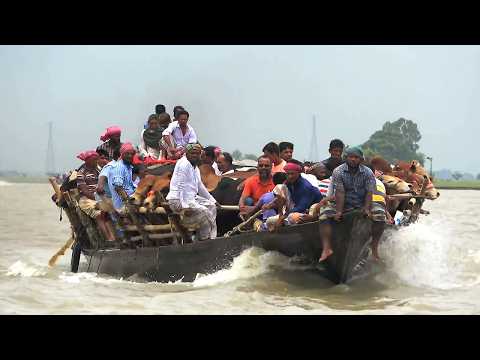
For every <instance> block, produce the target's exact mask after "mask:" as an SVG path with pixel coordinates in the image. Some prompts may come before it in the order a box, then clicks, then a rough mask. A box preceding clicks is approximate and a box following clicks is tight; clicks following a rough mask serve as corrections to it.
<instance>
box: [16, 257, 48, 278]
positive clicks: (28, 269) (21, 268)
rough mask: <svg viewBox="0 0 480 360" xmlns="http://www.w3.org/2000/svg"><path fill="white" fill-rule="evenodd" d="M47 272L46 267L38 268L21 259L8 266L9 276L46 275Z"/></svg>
mask: <svg viewBox="0 0 480 360" xmlns="http://www.w3.org/2000/svg"><path fill="white" fill-rule="evenodd" d="M47 272H48V271H47V270H46V268H45V267H43V268H41V267H40V268H38V267H35V266H33V265H28V264H25V263H23V262H22V261H20V260H19V261H17V262H15V263H14V264H13V265H11V266H10V267H9V268H8V270H7V276H22V277H38V276H45V275H46V274H47Z"/></svg>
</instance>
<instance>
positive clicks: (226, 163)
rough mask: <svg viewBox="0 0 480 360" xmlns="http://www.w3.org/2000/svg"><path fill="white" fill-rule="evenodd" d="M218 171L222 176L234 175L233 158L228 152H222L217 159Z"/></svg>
mask: <svg viewBox="0 0 480 360" xmlns="http://www.w3.org/2000/svg"><path fill="white" fill-rule="evenodd" d="M217 164H218V170H219V171H220V175H228V174H232V173H233V172H234V171H235V169H234V168H233V158H232V155H230V153H228V152H222V153H221V154H220V155H218V157H217Z"/></svg>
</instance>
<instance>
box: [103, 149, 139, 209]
mask: <svg viewBox="0 0 480 360" xmlns="http://www.w3.org/2000/svg"><path fill="white" fill-rule="evenodd" d="M134 155H135V148H134V147H133V145H132V144H131V143H125V144H123V145H122V147H121V148H120V160H118V161H117V162H116V163H115V164H112V167H111V169H110V170H109V171H108V173H107V179H108V186H109V189H110V193H111V194H112V202H113V207H114V208H115V209H116V210H120V209H122V207H123V205H124V203H125V202H126V201H128V197H129V196H130V195H132V194H133V193H134V192H135V185H134V184H133V179H132V170H133V164H132V161H133V156H134Z"/></svg>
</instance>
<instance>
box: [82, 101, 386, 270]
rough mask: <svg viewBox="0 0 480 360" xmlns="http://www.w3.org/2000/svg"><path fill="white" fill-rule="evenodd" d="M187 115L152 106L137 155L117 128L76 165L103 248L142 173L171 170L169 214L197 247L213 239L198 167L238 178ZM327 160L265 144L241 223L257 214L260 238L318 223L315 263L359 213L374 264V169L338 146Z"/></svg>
mask: <svg viewBox="0 0 480 360" xmlns="http://www.w3.org/2000/svg"><path fill="white" fill-rule="evenodd" d="M189 116H190V114H189V113H188V111H187V110H186V109H185V108H184V107H182V106H175V107H174V109H173V119H171V118H170V115H169V114H168V113H167V112H166V109H165V106H163V105H157V106H156V107H155V113H154V114H152V115H150V116H149V117H148V121H147V122H146V123H145V124H144V126H143V130H142V131H141V138H140V141H139V144H138V146H137V147H135V146H134V145H133V144H131V143H128V142H125V143H123V142H122V141H121V137H122V131H121V129H120V128H119V127H117V126H111V127H109V128H107V129H106V131H105V133H104V134H102V136H101V137H100V139H101V141H102V144H100V145H99V146H98V147H97V148H96V150H89V151H85V152H83V153H81V154H79V155H78V156H77V157H78V158H79V159H81V160H82V161H83V162H84V163H83V165H82V166H81V167H80V168H79V169H78V171H77V178H76V182H77V188H78V191H79V194H80V200H79V206H80V208H81V209H82V211H84V212H85V214H87V215H88V216H90V217H92V218H93V219H95V221H96V223H97V224H98V228H99V230H100V231H101V232H102V233H103V235H104V237H105V238H106V239H107V241H113V240H115V232H114V227H113V226H112V222H115V221H118V217H117V215H116V214H118V216H119V214H121V212H122V211H125V204H126V202H127V201H128V199H129V197H130V196H131V195H132V194H133V193H134V192H135V189H136V186H137V185H138V183H139V181H140V180H141V179H142V178H143V177H144V176H145V174H146V173H147V172H148V170H147V167H146V165H151V164H168V163H172V164H175V168H174V171H173V175H172V178H171V180H170V188H169V192H168V195H167V196H166V200H167V201H168V205H169V207H170V209H171V210H172V211H173V212H175V213H179V214H182V215H183V218H184V219H187V220H188V221H191V222H196V223H198V224H201V226H200V228H199V231H198V234H197V235H198V238H199V239H200V240H203V239H208V238H215V237H216V236H217V227H216V216H217V209H218V208H219V207H220V206H221V205H220V204H219V203H218V202H217V201H216V199H215V198H214V197H213V196H212V195H211V194H210V193H209V192H208V190H207V189H206V187H205V185H204V184H203V183H202V178H201V174H200V170H199V166H200V165H201V164H207V165H209V166H211V167H212V168H213V169H214V171H215V174H216V175H218V176H221V175H227V176H233V175H235V172H236V169H235V166H234V165H233V159H232V156H231V155H230V154H229V153H228V152H224V151H222V150H221V149H220V148H218V147H216V146H207V147H203V146H202V145H201V144H200V143H199V140H198V138H197V135H196V132H195V130H194V129H193V127H192V126H191V125H190V124H189V123H188V122H189ZM328 151H329V157H328V158H326V159H325V160H323V161H320V162H316V163H310V162H308V163H307V162H306V163H302V162H300V161H298V160H296V159H294V144H292V143H290V142H280V143H279V144H277V143H275V142H269V143H268V144H266V145H265V146H264V147H263V149H262V152H263V155H261V156H260V157H259V158H258V159H257V173H256V175H253V176H250V177H248V178H247V179H246V180H245V181H244V182H242V183H241V185H240V187H239V188H238V191H241V196H240V200H239V203H238V206H239V213H240V216H241V217H243V219H246V218H251V217H252V216H253V215H255V214H258V213H259V212H260V214H259V215H258V216H257V217H256V219H255V222H254V229H255V230H257V231H275V230H276V229H278V228H279V227H280V226H288V225H293V224H300V223H305V222H310V221H315V220H319V223H320V229H319V237H320V238H321V241H322V245H323V251H322V254H321V256H320V259H319V261H324V260H325V259H327V258H328V257H329V256H330V255H331V254H332V253H333V250H332V246H331V238H332V224H333V222H339V221H342V216H343V214H345V213H346V212H349V211H352V210H354V209H361V210H362V211H363V212H364V213H365V216H368V217H370V218H371V219H372V220H373V224H374V225H373V227H372V232H373V242H372V254H373V256H374V257H375V258H377V259H378V258H379V257H378V251H377V247H378V242H379V239H380V237H381V235H382V233H383V229H384V225H385V223H386V222H388V221H391V217H390V215H389V214H388V212H387V211H386V201H387V197H386V191H385V187H384V185H383V183H382V182H381V181H379V180H378V179H376V176H375V173H374V171H372V170H373V169H371V168H370V167H369V166H368V165H367V164H365V163H364V162H363V160H364V156H363V153H362V151H361V149H360V148H357V147H348V148H347V149H345V146H344V143H343V142H342V141H341V140H339V139H334V140H332V141H331V142H330V146H329V149H328Z"/></svg>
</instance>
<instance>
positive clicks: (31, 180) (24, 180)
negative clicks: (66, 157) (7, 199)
mask: <svg viewBox="0 0 480 360" xmlns="http://www.w3.org/2000/svg"><path fill="white" fill-rule="evenodd" d="M0 181H5V182H8V183H12V184H48V177H46V176H0Z"/></svg>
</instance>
